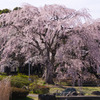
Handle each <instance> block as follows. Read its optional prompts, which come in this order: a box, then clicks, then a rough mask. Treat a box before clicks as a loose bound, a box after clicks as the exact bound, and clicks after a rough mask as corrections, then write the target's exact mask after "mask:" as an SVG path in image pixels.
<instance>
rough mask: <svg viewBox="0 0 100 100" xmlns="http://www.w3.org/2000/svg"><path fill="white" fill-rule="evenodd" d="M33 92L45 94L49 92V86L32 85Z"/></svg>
mask: <svg viewBox="0 0 100 100" xmlns="http://www.w3.org/2000/svg"><path fill="white" fill-rule="evenodd" d="M33 93H36V94H47V93H49V88H48V87H46V86H41V85H35V86H34V87H33Z"/></svg>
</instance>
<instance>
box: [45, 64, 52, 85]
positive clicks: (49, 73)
mask: <svg viewBox="0 0 100 100" xmlns="http://www.w3.org/2000/svg"><path fill="white" fill-rule="evenodd" d="M45 75H46V76H45V81H46V83H48V84H54V81H53V65H52V64H51V63H50V62H48V65H47V67H46V74H45Z"/></svg>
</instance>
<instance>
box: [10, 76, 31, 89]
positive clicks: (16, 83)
mask: <svg viewBox="0 0 100 100" xmlns="http://www.w3.org/2000/svg"><path fill="white" fill-rule="evenodd" d="M29 84H30V81H29V80H28V77H27V76H26V75H17V76H12V77H11V86H12V87H17V88H22V87H23V86H28V85H29Z"/></svg>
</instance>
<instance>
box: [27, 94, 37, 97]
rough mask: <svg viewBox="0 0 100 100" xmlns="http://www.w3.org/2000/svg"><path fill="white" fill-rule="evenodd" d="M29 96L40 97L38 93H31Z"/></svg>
mask: <svg viewBox="0 0 100 100" xmlns="http://www.w3.org/2000/svg"><path fill="white" fill-rule="evenodd" d="M28 96H30V97H38V95H37V94H29V95H28Z"/></svg>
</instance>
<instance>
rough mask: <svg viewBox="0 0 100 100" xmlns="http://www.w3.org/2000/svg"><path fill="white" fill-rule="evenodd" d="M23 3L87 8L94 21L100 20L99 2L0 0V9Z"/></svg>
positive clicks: (84, 0) (85, 0)
mask: <svg viewBox="0 0 100 100" xmlns="http://www.w3.org/2000/svg"><path fill="white" fill-rule="evenodd" d="M24 3H29V4H31V5H33V6H36V7H40V6H44V5H45V4H60V5H65V6H66V7H68V8H73V9H76V10H79V9H81V8H87V9H89V13H90V14H91V15H92V17H93V18H94V19H96V18H100V0H0V9H4V8H8V9H13V8H15V7H19V6H21V5H23V4H24Z"/></svg>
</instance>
